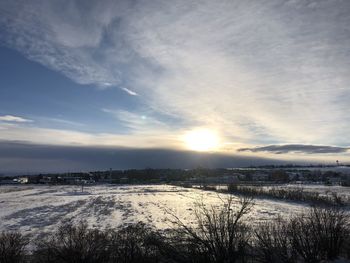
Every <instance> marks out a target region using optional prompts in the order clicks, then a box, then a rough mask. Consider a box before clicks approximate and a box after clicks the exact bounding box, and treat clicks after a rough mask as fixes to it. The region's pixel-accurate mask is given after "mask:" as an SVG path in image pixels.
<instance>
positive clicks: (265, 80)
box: [0, 0, 350, 146]
mask: <svg viewBox="0 0 350 263" xmlns="http://www.w3.org/2000/svg"><path fill="white" fill-rule="evenodd" d="M62 9H64V10H65V12H60V10H62ZM349 13H350V3H349V2H348V1H341V0H335V1H334V0H322V1H317V2H312V1H287V0H284V1H280V0H272V1H264V0H252V1H239V0H233V1H232V0H230V1H221V2H220V3H219V2H217V1H210V0H203V1H195V0H193V1H191V0H186V1H184V0H175V1H171V2H169V1H157V0H156V1H141V0H140V1H88V2H87V3H86V4H84V5H81V2H79V1H62V2H60V3H59V5H58V4H57V3H54V2H51V1H35V2H32V1H31V2H30V3H29V2H26V1H12V0H4V1H1V4H0V26H1V27H2V28H3V29H4V30H5V31H6V34H1V35H0V39H1V42H2V43H4V44H5V45H8V46H10V47H13V48H16V49H17V50H19V51H20V52H22V53H23V54H25V55H26V56H27V57H28V58H29V59H32V60H34V61H38V62H40V63H42V64H44V65H46V66H47V67H49V68H52V69H54V70H57V71H59V72H61V73H63V74H65V75H66V76H68V77H69V78H71V79H73V80H74V81H76V82H78V83H81V84H93V85H96V86H99V87H107V86H120V87H122V89H123V90H124V91H126V92H127V93H129V94H130V95H140V96H139V97H140V98H141V99H142V102H143V103H144V104H145V105H146V106H147V107H148V108H149V109H150V110H153V111H158V112H161V113H163V114H167V115H170V116H180V118H182V119H186V120H187V123H192V124H193V126H205V127H214V128H215V129H217V130H220V134H221V135H222V136H223V137H224V138H225V139H224V140H223V141H225V142H227V143H236V142H240V143H242V144H246V145H249V144H250V145H256V144H259V145H260V144H265V145H266V144H271V142H272V143H288V144H291V143H293V144H296V143H301V144H312V145H316V144H328V145H342V146H344V145H346V143H347V142H348V141H349V140H350V138H349V134H350V126H349V122H350V117H349V116H350V108H349V107H348V105H349V103H350V88H349V87H350V77H349V74H348V69H349V68H350V55H349V51H350V33H349V30H348V26H349V24H350V16H349ZM106 83H107V84H106ZM125 86H126V87H132V90H129V89H128V88H125ZM118 114H119V116H118V118H121V119H123V118H124V117H125V116H124V117H123V114H124V115H127V114H126V113H118ZM138 117H139V116H137V117H135V116H127V117H126V118H125V119H128V118H129V119H130V120H132V121H129V126H130V127H133V128H135V129H138V128H139V127H140V125H141V124H137V125H136V124H135V123H136V122H141V123H142V121H141V120H139V119H138ZM133 125H134V126H133ZM137 127H138V128H137ZM146 127H147V129H148V131H149V133H150V134H151V133H152V132H154V131H155V130H156V129H155V128H152V126H151V125H149V126H146ZM188 128H191V127H190V125H187V126H186V127H178V129H188ZM162 131H163V130H162ZM162 136H165V137H163V138H167V136H168V137H169V136H170V137H171V136H173V134H172V131H171V129H168V130H166V132H165V131H164V134H163V133H162ZM83 137H84V136H83Z"/></svg>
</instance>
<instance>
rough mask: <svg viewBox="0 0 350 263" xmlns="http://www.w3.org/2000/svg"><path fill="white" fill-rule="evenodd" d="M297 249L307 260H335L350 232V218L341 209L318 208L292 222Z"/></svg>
mask: <svg viewBox="0 0 350 263" xmlns="http://www.w3.org/2000/svg"><path fill="white" fill-rule="evenodd" d="M289 229H290V236H291V241H292V245H293V247H294V249H295V250H296V251H297V252H298V253H299V255H300V256H301V257H302V258H303V259H304V260H305V261H306V262H320V261H321V260H326V259H327V260H333V259H336V258H337V257H339V256H340V254H341V252H342V250H343V248H344V247H345V245H346V241H347V238H348V235H349V220H348V216H347V215H346V214H345V212H344V211H343V210H340V209H338V208H320V207H314V208H311V209H310V210H309V212H308V213H307V214H303V215H299V216H297V217H295V218H293V219H292V220H291V222H290V226H289Z"/></svg>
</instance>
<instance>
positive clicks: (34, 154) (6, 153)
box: [0, 142, 282, 174]
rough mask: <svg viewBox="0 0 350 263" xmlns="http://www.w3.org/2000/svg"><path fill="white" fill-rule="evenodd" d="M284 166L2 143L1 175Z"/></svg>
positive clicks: (163, 152) (196, 155) (212, 156)
mask: <svg viewBox="0 0 350 263" xmlns="http://www.w3.org/2000/svg"><path fill="white" fill-rule="evenodd" d="M271 163H282V161H276V160H271V159H264V158H255V157H242V156H232V155H224V154H216V153H200V152H190V151H176V150H169V149H131V148H108V147H82V146H52V145H39V144H27V143H22V142H0V173H3V174H5V173H19V172H20V173H23V172H67V171H81V170H84V171H87V170H106V169H109V168H113V169H129V168H136V169H142V168H146V167H151V168H195V167H198V166H203V167H208V168H216V167H242V166H250V165H263V164H271Z"/></svg>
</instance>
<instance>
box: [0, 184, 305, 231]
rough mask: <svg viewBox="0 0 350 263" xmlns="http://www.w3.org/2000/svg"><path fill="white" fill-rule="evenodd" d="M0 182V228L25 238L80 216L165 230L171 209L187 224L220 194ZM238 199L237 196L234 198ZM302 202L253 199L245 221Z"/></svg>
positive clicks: (285, 211)
mask: <svg viewBox="0 0 350 263" xmlns="http://www.w3.org/2000/svg"><path fill="white" fill-rule="evenodd" d="M80 190H81V189H80V187H78V186H46V185H43V186H41V185H40V186H38V185H35V186H1V187H0V230H19V231H20V232H22V233H24V234H29V235H30V236H33V237H35V236H37V235H39V233H40V234H42V233H45V232H48V231H53V230H55V229H56V228H57V226H58V225H59V224H60V223H61V222H66V221H73V222H77V221H80V220H86V221H87V222H88V224H89V225H90V226H91V227H97V228H102V229H104V228H107V227H117V226H120V225H123V224H129V223H135V222H138V221H142V222H145V223H147V224H150V225H153V226H156V227H157V228H160V229H166V228H168V227H169V226H170V225H169V224H170V222H169V221H168V220H167V219H169V218H170V219H171V216H170V215H169V214H168V213H167V212H166V210H171V211H172V212H173V213H175V214H176V215H177V216H179V217H180V218H181V219H183V220H185V221H186V222H188V224H192V223H193V208H194V203H195V202H198V201H199V202H201V201H203V202H204V203H206V204H213V205H220V204H221V200H220V198H223V199H224V198H225V197H226V196H225V194H220V195H219V194H217V193H214V192H206V191H202V190H199V189H185V188H181V187H175V186H169V185H130V186H120V185H116V186H113V185H99V186H90V187H85V188H84V192H83V193H81V191H80ZM237 202H238V198H237ZM304 208H305V206H304V205H302V204H297V203H287V202H282V201H281V202H280V201H274V200H268V199H266V200H265V199H257V200H255V206H254V207H253V210H252V212H251V213H250V215H249V217H251V222H258V221H261V220H265V219H269V218H271V217H276V216H278V215H281V216H285V217H288V216H290V215H292V214H295V213H298V212H301V211H303V209H304Z"/></svg>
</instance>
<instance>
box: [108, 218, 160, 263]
mask: <svg viewBox="0 0 350 263" xmlns="http://www.w3.org/2000/svg"><path fill="white" fill-rule="evenodd" d="M157 237H158V236H157V235H156V233H154V232H153V231H152V230H151V229H150V228H149V227H147V226H146V225H145V224H143V223H138V224H135V225H130V226H127V227H125V228H122V229H120V230H118V231H115V232H112V234H111V239H110V253H111V262H123V263H132V262H158V261H159V253H158V249H157V247H156V245H155V244H156V243H155V239H156V238H157Z"/></svg>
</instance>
